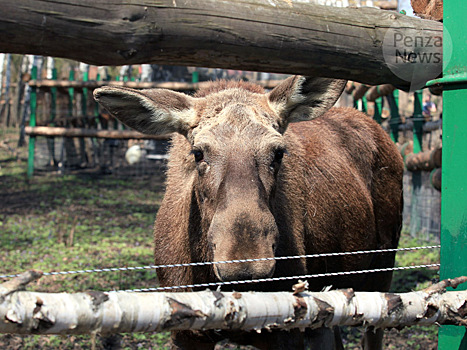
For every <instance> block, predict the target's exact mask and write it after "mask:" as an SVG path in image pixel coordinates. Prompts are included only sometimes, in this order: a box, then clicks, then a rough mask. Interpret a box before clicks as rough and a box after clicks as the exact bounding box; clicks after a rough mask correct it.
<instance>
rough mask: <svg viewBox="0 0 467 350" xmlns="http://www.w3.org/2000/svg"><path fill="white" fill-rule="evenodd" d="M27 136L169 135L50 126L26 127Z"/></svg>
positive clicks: (123, 137)
mask: <svg viewBox="0 0 467 350" xmlns="http://www.w3.org/2000/svg"><path fill="white" fill-rule="evenodd" d="M25 132H26V134H27V135H33V136H61V137H96V138H103V139H121V140H129V139H144V140H168V139H170V135H146V134H142V133H139V132H137V131H133V130H97V129H80V128H60V127H50V126H35V127H31V126H26V127H25Z"/></svg>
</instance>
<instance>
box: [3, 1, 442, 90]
mask: <svg viewBox="0 0 467 350" xmlns="http://www.w3.org/2000/svg"><path fill="white" fill-rule="evenodd" d="M388 30H391V31H393V32H394V33H396V32H398V33H399V32H400V33H403V35H402V37H401V40H398V41H397V43H395V45H393V46H391V47H390V48H391V51H392V54H393V55H394V57H391V59H390V61H391V62H387V59H388V57H386V59H385V57H383V44H384V42H385V35H386V34H387V33H388ZM442 31H443V27H442V24H441V23H438V22H435V21H429V20H422V19H419V18H412V17H408V16H404V15H401V14H398V13H397V12H392V11H384V10H378V9H373V8H333V7H330V6H321V5H315V4H310V3H307V4H305V3H299V2H292V1H282V0H238V1H218V0H191V1H181V0H161V1H157V2H155V1H150V0H136V1H130V2H128V1H122V0H113V1H108V0H104V1H93V0H81V1H79V2H76V1H72V0H63V1H54V2H50V1H48V0H3V1H2V11H1V12H0V32H2V33H5V35H4V37H3V38H2V40H1V41H0V52H11V53H23V54H26V53H27V54H37V55H47V56H54V57H65V58H71V59H75V60H78V61H83V62H87V63H90V64H95V65H124V64H138V63H158V64H170V65H184V66H197V67H217V68H229V69H240V70H253V71H264V72H275V73H291V74H304V75H320V76H327V77H331V78H341V79H349V80H354V81H359V82H362V83H366V84H370V85H378V84H384V83H390V84H393V85H395V86H398V87H404V86H405V87H408V86H409V85H410V82H407V81H406V80H404V79H403V78H401V77H398V76H396V75H394V74H393V71H394V68H397V67H398V65H404V64H405V66H407V65H408V66H410V67H418V65H417V64H414V63H412V62H404V59H399V60H397V59H395V58H396V57H395V53H396V50H399V51H400V52H401V53H404V52H405V51H407V52H406V54H404V55H405V56H407V55H409V53H411V52H414V54H410V55H409V56H407V57H409V58H410V59H411V60H412V59H413V57H415V56H418V55H422V56H423V54H429V55H430V57H431V56H432V55H434V57H437V61H438V59H439V62H437V63H436V64H437V65H438V66H437V67H439V72H441V64H442V60H441V59H440V58H441V57H442V47H433V42H434V40H430V43H427V42H426V41H425V42H424V43H423V44H420V42H417V45H412V44H413V43H414V39H415V41H416V40H417V38H421V39H423V40H426V39H429V38H430V39H433V38H436V37H437V38H442ZM405 38H408V41H406V40H405ZM411 43H412V44H411ZM428 44H429V45H428ZM438 46H440V45H438ZM428 47H429V48H428ZM404 50H405V51H404ZM414 55H415V56H414ZM436 64H435V65H436ZM389 65H392V69H393V70H392V71H391V69H390V68H389ZM410 69H412V68H410ZM414 69H415V68H414ZM414 72H416V73H417V79H419V80H421V81H426V80H427V79H433V78H434V77H432V76H431V75H430V74H431V72H427V70H426V69H419V70H417V69H415V70H414ZM428 73H429V74H428ZM427 74H428V75H430V76H428V75H427ZM409 76H410V77H412V76H411V75H410V74H409Z"/></svg>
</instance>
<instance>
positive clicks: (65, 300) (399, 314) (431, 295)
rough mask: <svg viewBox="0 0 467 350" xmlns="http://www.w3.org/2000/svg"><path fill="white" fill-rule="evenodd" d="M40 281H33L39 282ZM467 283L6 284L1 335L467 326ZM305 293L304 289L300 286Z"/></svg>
mask: <svg viewBox="0 0 467 350" xmlns="http://www.w3.org/2000/svg"><path fill="white" fill-rule="evenodd" d="M35 277H37V275H36V276H32V278H33V279H34V278H35ZM466 281H467V277H459V278H456V279H453V280H446V281H442V282H440V283H439V284H436V285H433V286H431V287H429V288H427V289H425V290H422V291H418V292H411V293H403V294H391V293H376V292H373V293H369V292H354V291H353V290H351V289H349V290H335V291H329V292H320V293H308V292H306V291H303V289H302V290H301V291H295V292H294V293H288V292H278V293H255V292H247V293H238V292H233V293H231V292H220V291H203V292H193V293H127V292H105V293H104V292H87V293H76V294H66V293H36V292H22V291H19V292H17V291H16V290H18V289H20V288H21V287H24V285H25V284H26V283H27V278H26V279H25V278H24V277H22V278H21V277H20V279H19V280H17V281H15V280H12V281H9V282H6V283H4V284H3V285H0V301H1V303H0V319H1V320H2V322H0V333H19V334H30V333H34V334H85V333H91V332H93V331H98V332H100V333H103V334H105V333H122V332H160V331H167V330H183V329H192V330H205V329H206V330H207V329H230V330H260V329H271V328H274V329H277V328H283V329H291V328H304V327H310V328H320V327H323V326H325V327H333V326H336V325H349V326H350V325H362V324H365V325H366V326H374V327H375V328H390V327H404V326H410V325H414V324H419V325H426V324H434V323H436V324H451V325H452V324H455V325H463V326H465V325H467V312H466V311H467V291H458V292H446V290H445V288H446V287H450V286H453V287H456V286H457V285H458V284H460V283H463V282H466ZM299 285H300V286H301V287H303V283H302V284H299Z"/></svg>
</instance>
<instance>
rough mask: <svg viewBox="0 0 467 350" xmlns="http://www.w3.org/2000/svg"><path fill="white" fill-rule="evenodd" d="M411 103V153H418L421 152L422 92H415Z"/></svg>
mask: <svg viewBox="0 0 467 350" xmlns="http://www.w3.org/2000/svg"><path fill="white" fill-rule="evenodd" d="M413 94H414V101H413V153H419V152H421V151H422V150H423V147H422V142H423V123H424V119H423V114H422V96H423V92H422V91H421V90H417V91H415V92H414V93H413Z"/></svg>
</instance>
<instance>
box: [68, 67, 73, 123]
mask: <svg viewBox="0 0 467 350" xmlns="http://www.w3.org/2000/svg"><path fill="white" fill-rule="evenodd" d="M68 80H70V81H74V80H75V71H74V69H71V70H70V75H69V79H68ZM74 97H75V89H74V88H72V87H71V88H68V116H69V117H71V116H72V115H73V99H74Z"/></svg>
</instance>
